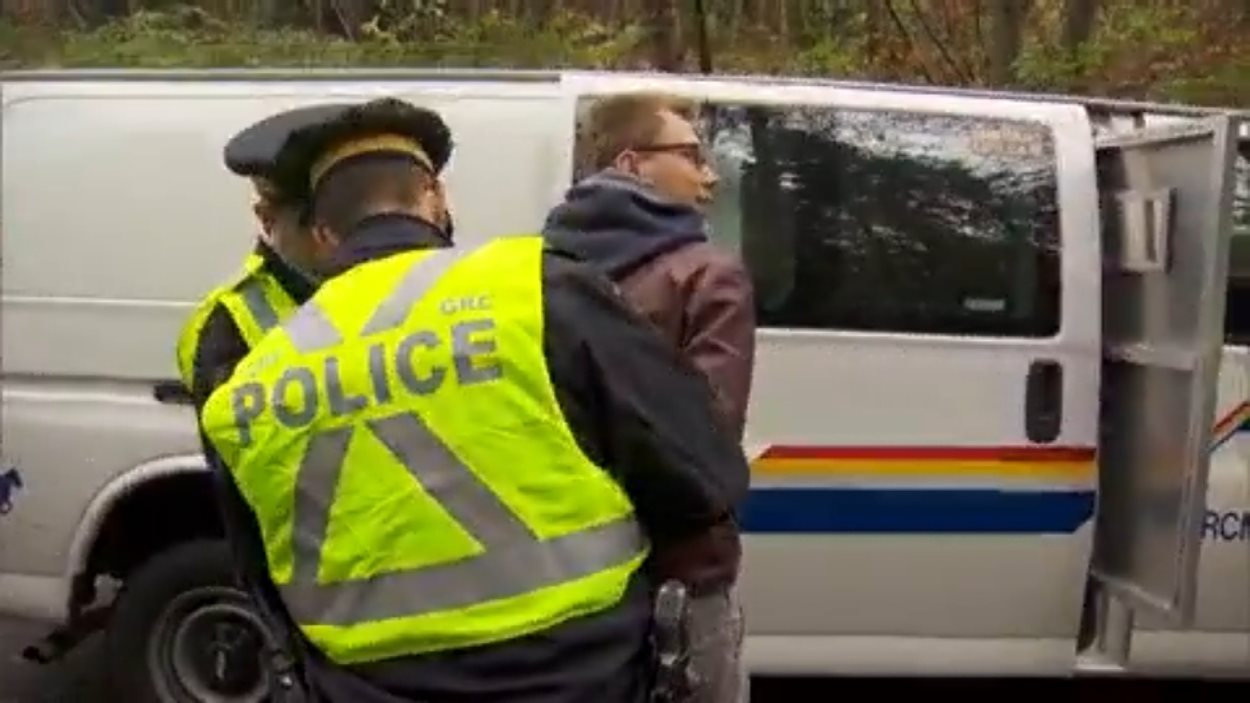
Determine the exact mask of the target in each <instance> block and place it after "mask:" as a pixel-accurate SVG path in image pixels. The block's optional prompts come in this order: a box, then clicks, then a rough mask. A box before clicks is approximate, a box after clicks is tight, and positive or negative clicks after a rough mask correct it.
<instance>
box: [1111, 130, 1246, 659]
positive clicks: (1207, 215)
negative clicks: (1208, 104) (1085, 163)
mask: <svg viewBox="0 0 1250 703" xmlns="http://www.w3.org/2000/svg"><path fill="white" fill-rule="evenodd" d="M1237 130H1238V122H1237V120H1236V118H1235V117H1234V116H1233V115H1231V114H1223V115H1221V114H1216V113H1212V114H1211V115H1209V116H1204V117H1201V118H1198V119H1193V120H1188V121H1185V122H1184V123H1176V124H1169V125H1160V126H1156V127H1149V128H1145V129H1140V130H1137V131H1133V132H1130V133H1124V134H1111V135H1105V136H1100V137H1099V138H1098V139H1097V140H1096V149H1097V168H1098V175H1097V178H1098V188H1099V192H1100V196H1101V213H1102V218H1101V219H1102V237H1103V254H1104V266H1103V270H1104V275H1103V286H1102V312H1103V322H1102V324H1103V356H1104V360H1103V368H1102V380H1101V408H1100V415H1101V418H1100V440H1099V453H1100V462H1099V473H1100V478H1099V510H1098V517H1097V532H1096V542H1095V549H1094V559H1093V573H1094V576H1095V578H1096V580H1097V581H1098V582H1099V583H1100V585H1101V586H1102V589H1101V590H1102V595H1103V596H1104V597H1105V598H1107V599H1108V600H1105V601H1104V605H1106V606H1109V607H1110V609H1109V610H1108V609H1106V608H1104V609H1103V610H1102V614H1103V615H1104V616H1106V617H1107V618H1109V620H1108V619H1104V620H1103V621H1102V622H1101V623H1100V635H1102V636H1103V637H1104V638H1105V637H1107V636H1108V634H1109V633H1108V629H1113V630H1118V631H1119V633H1118V634H1112V635H1110V636H1111V637H1116V638H1119V639H1121V640H1122V642H1121V643H1120V644H1119V645H1112V646H1111V647H1106V646H1104V647H1102V649H1103V650H1104V652H1106V651H1107V650H1108V649H1111V650H1115V649H1120V650H1121V651H1119V652H1112V654H1113V655H1114V656H1115V657H1116V658H1118V659H1123V658H1126V657H1127V645H1128V640H1127V637H1128V633H1129V632H1130V631H1131V629H1132V611H1135V610H1140V609H1141V608H1146V609H1149V610H1151V611H1154V612H1156V613H1158V614H1159V615H1161V616H1162V617H1164V618H1165V619H1166V620H1168V621H1170V622H1171V623H1172V624H1174V625H1176V626H1180V627H1186V626H1188V624H1189V622H1190V621H1191V619H1192V617H1193V614H1194V603H1195V591H1196V580H1197V576H1196V574H1197V563H1198V555H1199V549H1200V546H1201V545H1200V539H1201V533H1200V530H1201V524H1202V523H1201V521H1202V516H1203V510H1204V505H1205V497H1206V492H1207V470H1208V462H1209V458H1210V452H1209V446H1210V442H1211V436H1212V428H1213V426H1214V417H1213V415H1214V412H1215V397H1216V383H1217V378H1218V373H1219V363H1220V353H1221V347H1222V344H1223V320H1224V307H1225V287H1226V279H1227V270H1228V251H1229V238H1230V235H1231V229H1232V223H1231V216H1232V193H1233V185H1234V183H1233V165H1234V159H1235V144H1236V139H1237ZM1111 599H1114V603H1113V602H1112V600H1111ZM1108 613H1111V615H1108ZM1108 622H1112V623H1113V624H1111V625H1108ZM1117 624H1118V627H1117ZM1104 644H1105V640H1104ZM1119 663H1120V664H1123V663H1124V662H1123V661H1120V662H1119Z"/></svg>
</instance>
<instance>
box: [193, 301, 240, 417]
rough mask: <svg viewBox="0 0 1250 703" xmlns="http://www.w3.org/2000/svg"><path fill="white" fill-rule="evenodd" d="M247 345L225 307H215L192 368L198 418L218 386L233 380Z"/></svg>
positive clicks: (196, 351) (206, 324)
mask: <svg viewBox="0 0 1250 703" xmlns="http://www.w3.org/2000/svg"><path fill="white" fill-rule="evenodd" d="M247 352H248V348H247V342H245V341H244V340H243V334H242V333H241V332H239V328H238V326H237V325H235V324H234V320H233V319H231V318H230V313H228V312H226V309H225V308H224V307H222V306H221V305H218V306H217V307H215V308H213V311H212V312H211V313H209V314H208V320H206V321H205V322H204V331H203V332H202V333H201V334H200V346H199V347H198V348H196V350H195V359H194V361H193V362H192V366H191V369H192V371H191V398H192V401H193V402H194V403H195V414H196V416H197V417H198V416H199V415H200V413H202V412H203V411H204V404H205V403H207V402H208V397H209V396H210V395H212V394H213V391H214V390H216V389H217V386H219V385H221V384H222V383H223V382H225V380H226V379H228V378H230V374H232V373H234V367H235V366H236V365H237V364H238V363H239V362H240V361H242V360H243V357H245V356H247Z"/></svg>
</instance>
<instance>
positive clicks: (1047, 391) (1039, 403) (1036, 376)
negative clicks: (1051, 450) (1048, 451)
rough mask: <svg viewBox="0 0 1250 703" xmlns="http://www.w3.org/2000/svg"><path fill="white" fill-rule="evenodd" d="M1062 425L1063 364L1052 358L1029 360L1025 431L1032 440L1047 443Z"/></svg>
mask: <svg viewBox="0 0 1250 703" xmlns="http://www.w3.org/2000/svg"><path fill="white" fill-rule="evenodd" d="M1062 426H1063V366H1062V365H1061V364H1060V363H1059V362H1058V361H1055V360H1053V359H1038V360H1036V361H1034V362H1033V363H1032V364H1029V377H1028V381H1027V382H1026V384H1025V392H1024V432H1025V434H1026V435H1027V436H1028V438H1029V441H1030V442H1037V443H1042V444H1045V443H1048V442H1053V441H1055V440H1056V439H1058V437H1059V430H1060V429H1061V428H1062Z"/></svg>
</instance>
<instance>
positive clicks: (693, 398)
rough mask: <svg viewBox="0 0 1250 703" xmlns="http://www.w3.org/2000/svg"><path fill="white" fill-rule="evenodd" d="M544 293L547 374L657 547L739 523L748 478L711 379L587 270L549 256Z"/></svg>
mask: <svg viewBox="0 0 1250 703" xmlns="http://www.w3.org/2000/svg"><path fill="white" fill-rule="evenodd" d="M543 285H544V294H545V306H546V329H545V340H544V342H545V346H546V353H547V360H548V370H549V373H550V374H551V377H552V382H553V384H554V385H555V387H556V392H557V395H558V397H559V399H560V403H561V407H562V409H563V410H564V411H565V416H566V419H567V420H568V422H569V424H570V427H571V429H572V431H573V433H574V435H575V436H577V438H578V440H579V442H580V443H581V444H582V448H583V450H584V451H586V452H587V454H588V455H589V456H591V457H592V458H593V459H595V460H596V461H597V462H598V463H599V464H600V465H601V466H603V467H604V468H605V469H606V470H608V471H609V472H611V473H612V474H613V475H614V476H616V477H617V479H618V480H619V481H620V482H621V484H622V486H624V488H625V491H626V492H627V493H628V494H629V496H630V498H631V499H632V500H633V502H634V507H635V509H636V510H637V513H638V516H639V520H640V521H641V522H642V524H643V526H644V528H645V529H646V530H647V531H648V532H649V533H650V536H651V537H652V539H653V540H656V541H657V542H662V541H668V540H669V539H672V538H679V537H682V536H685V535H688V534H691V533H694V532H697V531H701V530H704V529H706V528H707V527H709V526H711V525H712V524H714V523H715V522H717V520H718V519H721V518H723V517H725V516H726V515H727V514H733V513H734V512H735V508H736V507H737V506H738V505H739V503H740V502H741V501H742V500H743V499H744V498H745V497H746V492H747V489H748V483H749V469H748V466H747V461H746V457H745V456H744V454H743V452H742V448H741V446H740V445H739V444H738V443H737V442H736V441H734V440H733V438H732V433H731V432H729V431H728V429H727V428H725V427H724V426H722V425H721V424H720V421H719V420H718V418H717V416H716V414H715V410H714V408H715V406H714V402H713V395H712V391H711V388H710V387H709V385H708V383H707V380H706V378H705V377H704V376H703V375H702V374H701V373H699V372H698V371H697V370H696V369H694V368H693V367H692V366H690V365H689V364H687V363H686V362H684V361H682V360H681V358H680V357H679V356H678V354H677V353H676V352H675V351H674V350H672V349H670V348H669V346H668V345H667V344H666V343H665V342H664V341H663V339H661V337H660V336H659V335H658V334H656V333H655V332H654V331H653V330H652V329H651V328H649V327H647V326H646V325H645V324H643V322H642V321H641V320H640V319H639V318H637V317H636V316H635V315H634V313H633V312H631V311H630V310H629V308H628V307H627V305H626V304H625V302H624V301H623V300H622V299H621V298H620V297H619V296H618V295H616V293H615V290H614V289H613V288H612V287H611V283H609V282H608V281H607V279H605V278H603V277H601V276H599V275H597V274H594V273H592V272H591V270H590V269H589V268H586V267H584V266H583V265H581V264H578V263H576V262H574V261H570V260H568V259H564V258H562V257H560V256H558V255H555V254H548V255H547V256H546V257H545V259H544V276H543Z"/></svg>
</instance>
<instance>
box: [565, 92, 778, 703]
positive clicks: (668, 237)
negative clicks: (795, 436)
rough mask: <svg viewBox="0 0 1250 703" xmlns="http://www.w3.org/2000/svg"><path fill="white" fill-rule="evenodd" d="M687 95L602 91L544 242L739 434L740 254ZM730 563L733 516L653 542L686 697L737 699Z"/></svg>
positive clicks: (745, 393)
mask: <svg viewBox="0 0 1250 703" xmlns="http://www.w3.org/2000/svg"><path fill="white" fill-rule="evenodd" d="M696 118H697V105H696V104H695V103H694V102H693V101H691V100H688V99H685V98H682V97H678V96H672V95H667V94H660V93H649V92H638V93H625V94H620V95H613V96H609V97H605V98H602V99H600V100H599V101H597V102H596V103H595V104H594V105H593V106H592V107H591V109H590V110H589V112H588V114H587V115H586V117H585V121H584V123H583V125H582V130H581V134H580V135H579V142H580V143H579V145H578V153H579V157H581V158H582V160H583V163H582V167H583V168H584V169H585V170H588V171H590V172H591V175H589V176H588V177H587V178H585V179H583V180H581V181H580V182H578V183H576V184H575V185H574V186H573V187H572V188H571V189H570V190H569V191H568V193H567V194H566V196H565V200H564V202H563V203H561V204H560V205H558V206H556V208H555V209H553V210H552V211H551V213H550V214H549V216H548V218H547V222H546V224H545V226H544V235H545V237H546V238H547V241H548V243H549V246H551V247H552V248H553V249H555V250H557V251H561V252H564V253H567V254H569V255H572V256H574V257H576V258H579V259H582V260H584V261H587V262H590V263H591V264H593V265H595V266H596V267H598V268H599V269H600V270H601V271H602V272H603V273H605V274H606V275H607V276H608V277H609V278H610V279H611V280H613V281H614V282H615V283H616V284H617V285H618V286H619V287H620V289H621V292H622V293H623V294H624V296H625V298H626V299H627V300H628V301H629V302H630V304H631V305H632V306H633V308H634V309H635V310H636V311H637V312H638V313H640V314H641V315H642V316H643V317H645V318H647V319H648V320H649V321H650V322H651V323H652V324H653V325H654V326H655V327H656V328H657V329H658V331H659V333H660V334H661V335H663V337H664V338H665V339H667V340H668V341H669V342H670V343H671V344H672V346H673V347H674V348H675V349H676V350H677V351H678V352H679V353H680V355H681V356H682V357H683V358H684V359H685V360H687V361H688V362H689V363H691V364H693V365H694V366H695V367H697V368H698V369H699V370H700V371H702V372H703V374H704V376H705V377H706V378H707V380H708V381H709V382H710V385H711V388H712V390H713V395H714V398H715V400H714V402H715V404H716V408H715V409H716V411H717V413H716V414H717V416H718V418H719V419H721V420H722V424H723V427H724V431H725V432H727V433H729V434H730V435H731V436H732V437H733V438H734V439H735V440H737V441H739V442H741V439H742V434H743V428H744V425H745V424H746V408H747V402H748V398H749V395H750V388H751V380H752V366H753V362H754V350H755V316H754V296H753V291H752V286H751V281H750V277H749V275H748V273H747V271H746V269H745V267H744V266H743V264H742V262H741V261H740V260H739V259H738V258H737V257H735V256H734V255H732V254H731V253H729V252H726V251H723V250H722V249H719V248H717V247H716V246H714V245H713V244H712V243H711V242H709V241H708V237H707V222H706V218H705V214H704V210H705V208H706V207H707V205H708V204H709V203H710V202H711V200H712V194H713V190H714V188H715V186H716V183H717V176H716V173H715V172H714V171H713V169H712V168H711V165H710V164H709V162H708V159H707V155H706V153H705V151H704V148H703V144H702V142H701V140H700V139H699V135H698V133H697V131H696V129H695V120H696ZM740 559H741V543H740V536H739V532H738V526H737V524H736V515H733V514H727V515H725V516H724V519H723V520H722V521H721V522H720V523H719V524H718V525H716V526H715V527H713V528H712V529H710V530H707V531H705V532H702V533H699V534H695V535H691V536H690V537H689V538H688V539H687V540H684V541H683V542H682V543H680V544H678V545H675V546H672V547H666V548H665V549H663V550H658V551H657V553H656V555H655V562H654V565H653V567H654V569H655V573H656V581H657V582H660V581H663V580H666V579H677V580H679V581H681V582H682V583H684V584H685V585H686V587H687V588H688V589H689V590H690V592H691V593H692V594H693V596H694V598H693V600H692V602H691V606H690V610H689V612H688V617H687V620H686V629H687V631H688V632H687V634H688V637H689V646H690V654H691V666H692V669H693V672H694V673H695V675H696V676H697V680H698V686H697V688H696V691H695V695H694V696H693V698H692V700H696V701H709V702H711V701H715V702H717V703H720V702H723V701H735V700H745V698H746V677H745V675H744V674H743V671H742V665H741V657H740V652H741V642H742V636H743V623H742V613H741V607H740V606H739V604H738V601H737V596H736V593H735V590H734V584H735V582H736V580H737V575H738V569H739V562H740Z"/></svg>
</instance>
